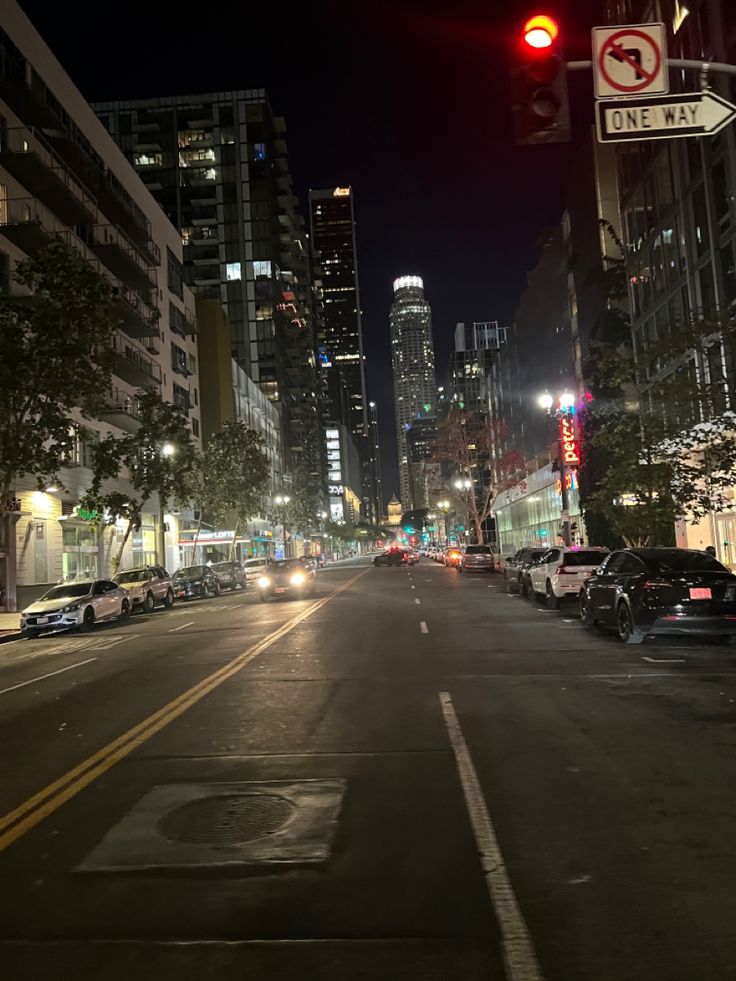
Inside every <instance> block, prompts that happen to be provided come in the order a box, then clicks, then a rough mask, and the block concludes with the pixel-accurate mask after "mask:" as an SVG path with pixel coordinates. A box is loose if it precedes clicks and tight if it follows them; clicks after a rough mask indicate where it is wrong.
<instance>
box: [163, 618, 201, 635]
mask: <svg viewBox="0 0 736 981" xmlns="http://www.w3.org/2000/svg"><path fill="white" fill-rule="evenodd" d="M194 622H195V621H194V620H190V621H189V623H181V624H179V626H178V627H172V628H171V629H170V630H167V631H166V632H167V633H169V634H175V633H176V631H177V630H183V629H184V627H191V625H192V624H193V623H194Z"/></svg>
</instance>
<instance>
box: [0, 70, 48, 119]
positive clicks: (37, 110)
mask: <svg viewBox="0 0 736 981" xmlns="http://www.w3.org/2000/svg"><path fill="white" fill-rule="evenodd" d="M0 99H2V100H3V102H5V103H7V105H8V106H10V108H11V109H12V110H13V112H14V113H15V114H16V115H17V116H19V117H20V119H23V120H25V121H26V122H28V123H31V124H32V125H34V126H39V127H41V126H50V127H58V125H59V120H58V119H57V117H56V116H55V115H54V113H53V112H52V111H51V109H50V108H49V107H48V105H47V104H46V86H45V85H44V83H43V82H42V81H41V79H40V78H38V76H36V75H34V73H33V69H32V68H31V66H30V65H29V64H28V62H27V61H26V60H25V58H16V59H12V58H10V57H8V58H7V61H6V63H5V65H4V66H3V71H2V73H1V74H0Z"/></svg>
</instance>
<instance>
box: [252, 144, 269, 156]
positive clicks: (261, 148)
mask: <svg viewBox="0 0 736 981" xmlns="http://www.w3.org/2000/svg"><path fill="white" fill-rule="evenodd" d="M253 159H254V160H265V159H266V144H265V143H255V144H254V145H253Z"/></svg>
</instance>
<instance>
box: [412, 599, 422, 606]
mask: <svg viewBox="0 0 736 981" xmlns="http://www.w3.org/2000/svg"><path fill="white" fill-rule="evenodd" d="M414 602H415V603H416V604H417V606H421V605H422V601H421V600H420V599H415V600H414Z"/></svg>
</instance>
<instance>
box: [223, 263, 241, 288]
mask: <svg viewBox="0 0 736 981" xmlns="http://www.w3.org/2000/svg"><path fill="white" fill-rule="evenodd" d="M225 275H226V278H227V281H228V283H229V282H231V281H233V280H235V279H241V275H240V263H239V262H228V263H227V265H226V267H225Z"/></svg>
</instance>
